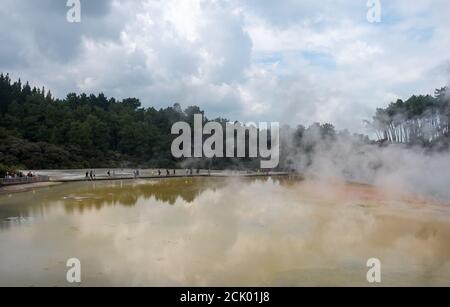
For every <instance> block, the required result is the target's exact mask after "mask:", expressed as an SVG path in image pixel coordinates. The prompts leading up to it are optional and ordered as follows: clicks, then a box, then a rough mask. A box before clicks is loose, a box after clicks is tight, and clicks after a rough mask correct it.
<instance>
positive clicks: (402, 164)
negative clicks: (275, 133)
mask: <svg viewBox="0 0 450 307" xmlns="http://www.w3.org/2000/svg"><path fill="white" fill-rule="evenodd" d="M317 143H318V144H317V145H316V146H315V147H314V151H313V152H312V153H305V152H304V151H303V150H299V149H298V148H296V147H294V146H293V145H291V146H290V147H289V148H288V159H289V161H291V163H292V165H293V168H295V169H296V170H297V171H299V172H300V173H302V174H304V175H305V177H307V178H322V179H329V178H339V179H343V180H348V181H351V182H358V183H366V184H372V185H375V186H377V187H379V188H381V189H382V190H383V191H385V192H386V193H390V192H392V191H394V192H395V191H402V192H405V193H414V194H418V195H422V196H426V197H431V198H434V199H437V200H440V201H443V202H450V188H449V187H450V153H449V152H428V151H427V150H425V149H423V148H417V147H406V146H403V145H389V146H385V147H381V146H377V145H369V144H363V143H361V142H358V141H356V140H355V139H352V138H346V137H339V138H338V139H337V141H334V142H325V143H324V142H322V143H321V142H317Z"/></svg>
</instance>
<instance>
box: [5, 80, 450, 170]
mask: <svg viewBox="0 0 450 307" xmlns="http://www.w3.org/2000/svg"><path fill="white" fill-rule="evenodd" d="M198 113H202V114H203V111H202V110H200V108H199V107H196V106H192V107H189V108H187V109H185V110H182V108H181V106H180V105H179V104H175V105H174V106H173V107H168V108H165V109H160V110H156V109H155V108H153V107H150V108H143V107H142V106H141V102H140V101H139V100H138V99H136V98H128V99H123V100H116V99H114V98H107V97H106V96H105V95H103V94H99V95H86V94H80V95H77V94H74V93H71V94H68V95H67V97H66V98H65V99H56V98H54V97H52V94H51V92H50V91H46V90H45V89H44V88H42V89H39V88H36V87H31V86H30V85H29V84H28V83H25V84H22V82H21V81H20V80H18V81H15V82H12V81H11V79H10V77H9V76H8V75H3V74H1V75H0V164H1V165H2V167H1V169H2V172H5V170H6V169H9V168H10V167H12V166H14V167H16V168H21V169H54V168H88V167H126V166H139V167H170V168H172V167H176V166H177V165H178V166H180V165H181V166H183V167H185V166H187V165H189V163H191V162H194V163H195V164H196V166H200V167H212V168H236V167H242V166H243V164H244V165H245V167H250V168H257V167H258V165H259V161H258V160H257V159H241V160H236V159H211V160H205V159H199V160H195V161H191V160H189V161H179V160H176V159H174V158H173V157H172V155H171V150H170V147H171V144H172V141H173V139H174V137H175V136H172V135H171V134H170V131H171V127H172V125H173V123H175V122H178V121H186V122H188V123H191V124H192V123H193V115H194V114H198ZM206 120H208V119H206V118H205V121H206ZM214 120H215V121H218V122H220V123H222V124H223V125H224V124H225V123H226V122H227V120H226V119H220V118H219V119H214ZM449 123H450V112H449V99H448V95H446V89H441V90H439V91H437V92H436V96H435V97H431V96H413V97H411V98H410V99H409V100H408V101H406V102H403V101H401V100H399V101H397V102H396V103H393V104H391V105H390V106H389V107H388V108H386V109H378V110H377V113H376V116H375V117H374V121H373V122H371V123H370V125H371V126H372V127H374V128H375V129H376V131H377V133H378V135H379V136H380V140H384V141H388V142H404V143H418V142H420V143H422V144H428V145H429V144H434V143H435V142H439V144H441V146H443V145H442V144H444V145H445V144H446V146H448V143H449ZM287 131H289V132H287ZM345 134H346V132H336V131H335V129H334V127H333V126H332V125H330V124H324V125H320V124H314V125H312V126H310V127H308V128H305V127H303V126H298V127H297V128H296V129H291V128H289V127H285V128H284V132H283V131H282V147H281V148H282V152H281V156H282V158H281V167H283V168H288V167H289V165H288V164H286V163H284V161H286V160H287V159H283V155H284V156H287V151H292V146H294V147H301V148H302V152H314V146H315V144H316V143H317V142H318V141H323V140H325V141H327V142H332V141H333V140H335V139H337V138H338V137H339V136H342V135H345ZM347 134H348V133H347ZM283 135H284V136H285V137H284V139H283ZM355 137H356V139H357V140H358V141H360V142H364V143H369V142H370V141H369V139H368V138H367V137H365V136H361V135H354V136H353V138H355ZM283 142H284V146H283ZM286 148H288V149H286ZM283 150H284V152H283ZM180 162H183V163H181V164H180Z"/></svg>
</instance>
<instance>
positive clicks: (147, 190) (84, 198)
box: [64, 178, 226, 213]
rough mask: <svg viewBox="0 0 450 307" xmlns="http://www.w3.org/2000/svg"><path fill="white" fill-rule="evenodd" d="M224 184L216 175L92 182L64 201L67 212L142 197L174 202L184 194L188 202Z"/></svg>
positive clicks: (128, 202) (129, 202)
mask: <svg viewBox="0 0 450 307" xmlns="http://www.w3.org/2000/svg"><path fill="white" fill-rule="evenodd" d="M225 184H226V181H225V180H223V179H216V178H208V179H205V178H196V179H193V178H180V179H170V180H160V181H152V182H151V183H142V184H139V183H138V184H132V183H131V184H130V183H126V184H123V185H121V184H114V185H113V186H111V185H108V186H102V185H101V186H95V185H92V186H90V187H89V188H88V189H85V190H83V191H80V192H78V193H77V194H76V197H75V198H74V197H72V198H66V199H65V200H64V205H65V209H66V211H67V212H68V213H73V212H74V211H78V212H83V211H84V210H86V209H88V210H90V209H97V210H99V209H101V208H102V207H104V206H116V205H121V206H125V207H133V206H135V205H136V203H137V202H138V200H139V199H144V200H148V199H152V198H153V199H155V200H156V201H158V202H161V203H164V204H169V205H175V203H176V201H177V199H178V198H181V199H182V200H184V201H185V202H187V203H193V202H194V201H195V199H196V198H197V197H198V196H200V195H201V194H202V193H204V192H205V191H207V190H212V191H216V190H217V189H220V188H222V187H224V186H225Z"/></svg>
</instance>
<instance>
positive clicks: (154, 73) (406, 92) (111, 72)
mask: <svg viewBox="0 0 450 307" xmlns="http://www.w3.org/2000/svg"><path fill="white" fill-rule="evenodd" d="M81 4H82V10H81V13H82V15H81V18H82V19H81V23H68V22H67V20H66V13H67V10H68V8H67V7H66V0H39V1H36V0H2V1H1V4H0V27H1V30H0V71H1V72H4V73H10V75H11V76H12V77H13V78H19V77H20V78H22V80H29V81H30V82H31V83H33V84H34V85H37V86H45V87H46V88H49V89H51V91H52V93H53V94H54V95H56V96H57V97H61V98H63V97H65V95H66V94H67V93H68V92H77V93H80V92H87V93H99V92H104V93H105V94H106V95H108V96H114V97H116V98H125V97H137V98H140V99H141V101H142V102H143V104H144V105H145V106H155V107H158V108H159V107H166V106H171V105H173V104H174V103H175V102H178V103H181V105H182V106H184V107H187V106H189V105H199V106H200V107H202V108H203V109H204V110H206V113H207V115H208V117H214V116H219V115H220V116H222V117H226V118H229V119H233V120H234V119H236V120H242V121H260V120H261V121H280V122H284V123H289V124H298V123H302V124H310V123H312V122H315V121H320V122H333V123H334V124H335V125H336V126H337V127H338V128H339V129H344V128H347V129H350V130H352V131H355V132H356V131H358V132H364V131H365V130H364V128H363V123H362V121H363V120H364V119H369V118H370V117H371V115H372V114H373V112H374V110H375V108H376V107H378V106H386V105H387V104H388V103H389V102H390V101H392V100H395V99H396V98H407V97H409V96H410V95H412V94H415V93H424V94H426V93H433V90H434V88H437V87H441V86H445V85H447V84H448V83H449V82H448V81H449V79H450V78H449V76H450V53H449V51H450V18H448V17H449V9H450V4H449V3H448V0H434V1H432V0H414V1H410V0H389V1H387V0H381V22H380V23H370V22H368V20H367V11H368V9H369V8H368V7H367V0H346V1H344V0H333V1H331V0H330V1H317V0H283V1H275V0H247V1H244V0H242V1H241V0H229V1H222V0H209V1H206V0H204V1H203V0H161V1H157V0H148V1H144V0H142V1H136V0H81Z"/></svg>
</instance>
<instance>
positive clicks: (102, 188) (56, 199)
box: [0, 177, 296, 230]
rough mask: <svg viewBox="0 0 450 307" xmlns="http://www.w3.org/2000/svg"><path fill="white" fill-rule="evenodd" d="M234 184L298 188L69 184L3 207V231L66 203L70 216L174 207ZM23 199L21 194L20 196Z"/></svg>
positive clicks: (284, 181)
mask: <svg viewBox="0 0 450 307" xmlns="http://www.w3.org/2000/svg"><path fill="white" fill-rule="evenodd" d="M230 180H240V181H242V182H245V183H257V182H260V183H264V182H267V181H268V180H272V181H273V182H274V183H276V184H280V185H281V186H283V187H286V186H291V185H294V184H295V182H296V180H292V179H289V178H288V177H273V178H270V179H269V178H268V177H253V178H240V179H230V178H173V179H167V180H154V181H151V182H142V181H141V182H140V183H136V182H132V181H123V182H120V181H114V182H95V183H82V184H79V185H75V184H67V185H61V186H56V187H52V188H49V189H48V190H44V189H42V190H39V192H38V193H36V194H34V193H33V192H27V193H24V194H20V198H17V199H14V198H13V199H11V200H8V203H5V204H3V205H2V206H1V210H0V230H5V229H9V228H10V227H12V226H20V225H23V224H27V223H30V222H32V220H31V217H33V218H34V219H36V218H37V219H41V218H42V217H44V216H45V212H46V211H47V210H50V208H51V207H55V205H59V204H60V202H62V203H63V205H64V209H65V211H66V212H67V213H74V212H80V213H82V212H83V211H84V210H92V209H96V210H100V209H101V208H103V207H104V206H116V205H121V206H125V207H132V206H134V205H136V203H137V202H138V200H139V199H144V200H148V199H152V198H153V199H154V200H155V201H157V202H160V203H163V204H169V205H174V204H175V203H176V201H177V199H178V198H180V199H182V200H183V201H185V202H187V203H190V204H191V203H193V202H194V201H195V199H196V198H197V197H199V196H200V195H201V194H202V193H204V192H206V191H208V190H211V191H216V190H218V189H221V188H223V187H225V186H226V185H227V184H228V183H229V182H230ZM18 195H19V194H18Z"/></svg>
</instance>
